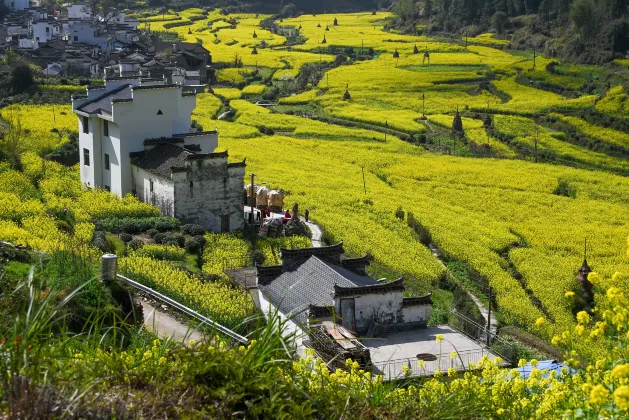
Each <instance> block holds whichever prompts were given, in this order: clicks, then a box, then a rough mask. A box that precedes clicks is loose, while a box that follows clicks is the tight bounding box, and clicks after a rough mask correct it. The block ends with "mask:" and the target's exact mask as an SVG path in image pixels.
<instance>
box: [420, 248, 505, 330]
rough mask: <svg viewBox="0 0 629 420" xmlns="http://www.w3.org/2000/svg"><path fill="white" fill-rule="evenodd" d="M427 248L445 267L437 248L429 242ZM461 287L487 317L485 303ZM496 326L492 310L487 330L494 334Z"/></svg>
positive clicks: (487, 311)
mask: <svg viewBox="0 0 629 420" xmlns="http://www.w3.org/2000/svg"><path fill="white" fill-rule="evenodd" d="M428 248H430V251H431V252H432V255H434V256H435V258H437V259H438V260H439V262H440V263H441V265H442V266H444V267H445V266H446V265H445V264H444V263H443V261H442V260H441V254H440V253H439V248H437V247H436V246H435V245H434V244H429V245H428ZM461 287H462V288H463V290H465V293H467V295H468V296H469V297H470V299H472V301H473V302H474V304H475V305H476V306H477V307H478V310H479V311H480V313H481V314H482V315H483V317H484V318H485V319H487V317H488V316H489V310H488V309H487V307H486V306H485V304H484V303H483V302H482V301H481V300H480V299H478V298H477V297H476V296H474V294H473V293H472V292H470V291H469V290H468V289H467V288H466V287H465V285H464V284H461ZM497 326H498V320H497V319H496V317H495V316H494V312H492V313H491V325H490V327H489V332H490V333H492V334H496V331H497ZM485 327H487V326H486V325H485Z"/></svg>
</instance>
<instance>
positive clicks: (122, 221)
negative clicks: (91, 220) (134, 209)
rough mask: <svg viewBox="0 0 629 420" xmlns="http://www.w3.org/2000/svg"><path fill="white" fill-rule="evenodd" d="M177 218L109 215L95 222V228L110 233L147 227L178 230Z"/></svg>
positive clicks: (140, 229)
mask: <svg viewBox="0 0 629 420" xmlns="http://www.w3.org/2000/svg"><path fill="white" fill-rule="evenodd" d="M179 226H180V224H179V220H177V219H175V218H173V217H123V218H120V217H109V218H106V219H101V220H99V221H97V222H96V230H102V231H108V232H112V233H121V232H124V233H131V234H134V233H141V232H146V231H147V230H149V229H156V230H158V231H160V232H165V231H168V230H178V229H179Z"/></svg>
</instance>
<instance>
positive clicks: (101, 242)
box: [92, 230, 113, 253]
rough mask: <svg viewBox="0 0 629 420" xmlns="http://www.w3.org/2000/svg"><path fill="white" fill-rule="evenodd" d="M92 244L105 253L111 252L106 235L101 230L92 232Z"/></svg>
mask: <svg viewBox="0 0 629 420" xmlns="http://www.w3.org/2000/svg"><path fill="white" fill-rule="evenodd" d="M92 244H93V245H94V246H95V247H96V248H98V249H100V250H101V251H103V252H105V253H111V252H112V251H113V249H112V248H111V246H110V244H109V242H107V235H105V232H103V231H102V230H97V231H95V232H94V236H93V237H92Z"/></svg>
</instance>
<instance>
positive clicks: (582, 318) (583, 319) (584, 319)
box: [577, 311, 590, 324]
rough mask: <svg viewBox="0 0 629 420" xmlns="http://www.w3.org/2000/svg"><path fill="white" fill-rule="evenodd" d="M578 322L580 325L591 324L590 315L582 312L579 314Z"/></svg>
mask: <svg viewBox="0 0 629 420" xmlns="http://www.w3.org/2000/svg"><path fill="white" fill-rule="evenodd" d="M577 321H578V322H579V324H589V323H590V314H588V313H587V312H585V311H581V312H579V313H578V314H577Z"/></svg>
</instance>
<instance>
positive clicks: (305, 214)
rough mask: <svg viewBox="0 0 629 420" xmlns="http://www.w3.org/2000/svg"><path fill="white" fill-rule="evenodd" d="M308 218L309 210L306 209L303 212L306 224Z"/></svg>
mask: <svg viewBox="0 0 629 420" xmlns="http://www.w3.org/2000/svg"><path fill="white" fill-rule="evenodd" d="M308 216H310V210H308V209H306V211H305V212H304V217H305V218H306V223H308Z"/></svg>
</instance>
